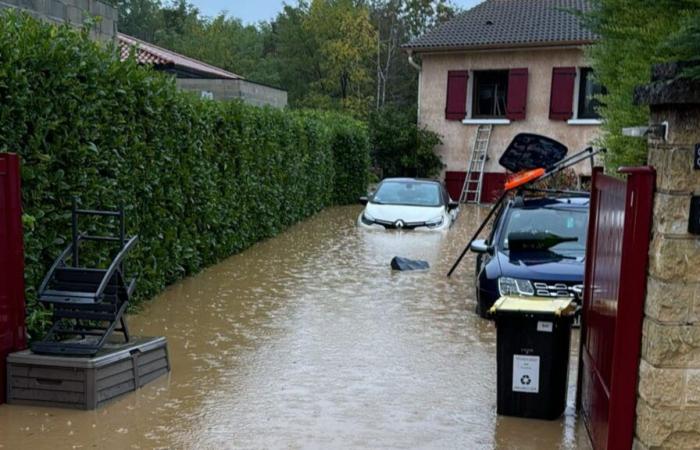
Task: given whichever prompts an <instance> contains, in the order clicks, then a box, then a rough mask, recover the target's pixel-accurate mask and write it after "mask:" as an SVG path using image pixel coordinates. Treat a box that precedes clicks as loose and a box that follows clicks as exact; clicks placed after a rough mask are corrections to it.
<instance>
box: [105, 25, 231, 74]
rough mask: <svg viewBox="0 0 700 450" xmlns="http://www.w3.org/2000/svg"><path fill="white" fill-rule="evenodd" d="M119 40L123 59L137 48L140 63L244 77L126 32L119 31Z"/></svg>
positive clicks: (137, 57)
mask: <svg viewBox="0 0 700 450" xmlns="http://www.w3.org/2000/svg"><path fill="white" fill-rule="evenodd" d="M117 38H118V40H119V52H120V57H121V59H122V61H124V60H125V59H127V58H128V57H129V55H130V54H131V51H132V49H134V48H135V49H136V61H137V62H138V63H139V64H152V65H173V66H176V67H181V68H185V69H188V70H190V71H194V72H199V73H202V74H206V75H208V76H209V77H211V78H224V79H231V80H235V79H243V77H242V76H240V75H236V74H235V73H231V72H229V71H226V70H224V69H220V68H218V67H215V66H212V65H210V64H207V63H204V62H202V61H197V60H196V59H192V58H188V57H187V56H184V55H181V54H179V53H175V52H173V51H170V50H166V49H164V48H162V47H158V46H157V45H153V44H149V43H148V42H145V41H142V40H141V39H137V38H135V37H132V36H129V35H126V34H124V33H117Z"/></svg>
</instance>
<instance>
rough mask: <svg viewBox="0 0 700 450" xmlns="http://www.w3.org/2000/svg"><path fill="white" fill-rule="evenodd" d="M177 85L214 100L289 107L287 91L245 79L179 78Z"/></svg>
mask: <svg viewBox="0 0 700 450" xmlns="http://www.w3.org/2000/svg"><path fill="white" fill-rule="evenodd" d="M176 83H177V87H179V88H180V89H182V90H184V91H193V92H196V93H199V94H202V95H203V96H206V95H210V96H211V97H210V98H212V99H213V100H235V99H241V100H243V101H244V102H246V103H249V104H251V105H256V106H266V105H269V106H274V107H276V108H284V107H285V106H287V91H283V90H282V89H277V88H274V87H270V86H265V85H262V84H257V83H253V82H251V81H247V80H243V79H240V80H214V79H204V78H178V79H177V80H176Z"/></svg>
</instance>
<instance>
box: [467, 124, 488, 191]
mask: <svg viewBox="0 0 700 450" xmlns="http://www.w3.org/2000/svg"><path fill="white" fill-rule="evenodd" d="M491 130H493V125H479V128H478V129H477V130H476V136H475V137H474V146H473V147H472V153H471V156H470V158H469V165H468V167H467V176H466V177H465V178H464V186H462V195H460V197H459V202H460V203H481V186H482V184H483V181H484V166H485V165H486V159H487V155H488V150H489V141H490V140H491Z"/></svg>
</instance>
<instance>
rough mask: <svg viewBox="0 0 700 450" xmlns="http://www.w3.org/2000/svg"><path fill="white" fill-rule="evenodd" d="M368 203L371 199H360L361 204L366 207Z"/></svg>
mask: <svg viewBox="0 0 700 450" xmlns="http://www.w3.org/2000/svg"><path fill="white" fill-rule="evenodd" d="M368 201H369V199H368V198H367V197H364V196H363V197H360V203H362V204H363V205H366V204H367V202H368Z"/></svg>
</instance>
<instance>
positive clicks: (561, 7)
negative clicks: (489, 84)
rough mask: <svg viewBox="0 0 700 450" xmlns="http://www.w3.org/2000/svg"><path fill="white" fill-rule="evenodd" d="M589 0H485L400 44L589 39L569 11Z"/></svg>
mask: <svg viewBox="0 0 700 450" xmlns="http://www.w3.org/2000/svg"><path fill="white" fill-rule="evenodd" d="M591 8H592V5H591V2H590V1H589V0H486V1H485V2H483V3H481V4H479V5H477V6H475V7H473V8H472V9H470V10H468V11H465V12H463V13H462V14H459V15H457V16H456V17H454V18H453V19H452V20H449V21H448V22H446V23H444V24H442V25H440V26H438V27H436V28H434V29H433V30H431V31H429V32H427V33H425V34H424V35H422V36H420V37H418V38H416V39H414V40H413V41H411V42H410V43H408V44H406V45H404V48H406V49H413V50H417V51H420V50H427V49H437V50H441V49H444V50H448V49H468V48H508V47H525V46H542V45H565V44H578V43H590V42H593V41H594V40H596V35H595V34H594V33H593V32H591V31H590V30H588V29H587V28H585V27H584V26H583V24H582V23H581V21H580V20H579V18H578V17H577V16H576V15H575V14H573V13H572V10H576V11H584V12H585V11H589V10H590V9H591Z"/></svg>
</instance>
